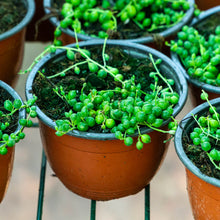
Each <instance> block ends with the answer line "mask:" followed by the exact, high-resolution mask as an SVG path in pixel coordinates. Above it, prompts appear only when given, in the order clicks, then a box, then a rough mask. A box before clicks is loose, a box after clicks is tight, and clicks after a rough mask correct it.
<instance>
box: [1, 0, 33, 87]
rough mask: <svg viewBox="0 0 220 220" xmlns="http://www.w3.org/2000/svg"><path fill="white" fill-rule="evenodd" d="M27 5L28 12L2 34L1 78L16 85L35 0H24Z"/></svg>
mask: <svg viewBox="0 0 220 220" xmlns="http://www.w3.org/2000/svg"><path fill="white" fill-rule="evenodd" d="M23 1H24V2H25V3H26V5H27V14H26V15H25V17H24V18H23V20H22V21H21V22H20V23H19V24H17V25H16V26H15V27H13V28H12V29H10V30H8V31H6V32H5V33H3V34H1V35H0V67H1V68H0V80H2V81H4V82H6V83H8V84H9V85H13V86H14V85H15V82H16V78H17V76H18V75H17V73H18V72H19V70H20V68H21V65H22V61H23V54H24V42H25V31H26V26H27V24H28V23H29V22H30V20H31V18H32V16H33V14H34V9H35V5H34V1H33V0H23Z"/></svg>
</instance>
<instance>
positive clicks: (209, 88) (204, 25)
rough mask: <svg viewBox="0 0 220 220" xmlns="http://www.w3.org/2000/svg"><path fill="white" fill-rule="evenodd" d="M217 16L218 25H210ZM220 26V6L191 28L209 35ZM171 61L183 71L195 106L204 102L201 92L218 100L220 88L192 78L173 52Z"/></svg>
mask: <svg viewBox="0 0 220 220" xmlns="http://www.w3.org/2000/svg"><path fill="white" fill-rule="evenodd" d="M214 16H216V19H215V21H216V23H215V24H212V23H209V22H208V21H209V19H211V18H212V17H214ZM218 25H220V6H218V7H214V8H211V9H209V10H207V11H204V12H202V13H201V14H200V15H199V17H198V18H195V19H193V21H192V23H191V24H190V26H193V27H196V29H197V30H199V32H200V31H201V30H202V31H207V33H208V35H209V34H211V33H213V32H214V30H215V27H216V26H218ZM171 59H172V60H173V61H174V62H175V63H176V64H177V65H178V66H179V67H180V68H181V69H182V71H183V73H184V76H185V78H186V79H187V81H188V83H189V88H190V93H191V95H192V102H193V104H194V106H197V105H199V104H201V103H202V102H203V101H202V100H201V99H200V94H201V90H202V89H203V90H205V91H206V92H207V93H208V95H209V99H214V98H218V97H219V96H220V87H217V86H213V85H210V84H206V83H204V82H200V81H199V80H197V79H194V78H191V77H190V76H189V75H188V73H187V72H186V70H185V68H184V66H183V64H182V62H181V61H180V59H179V56H178V55H177V53H175V52H172V51H171Z"/></svg>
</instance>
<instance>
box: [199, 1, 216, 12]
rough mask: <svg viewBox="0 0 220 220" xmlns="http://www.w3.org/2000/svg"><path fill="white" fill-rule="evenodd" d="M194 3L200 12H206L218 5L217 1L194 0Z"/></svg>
mask: <svg viewBox="0 0 220 220" xmlns="http://www.w3.org/2000/svg"><path fill="white" fill-rule="evenodd" d="M195 3H196V5H197V6H198V8H199V9H200V10H207V9H210V8H213V7H215V6H218V5H220V2H219V1H218V0H208V1H207V0H195Z"/></svg>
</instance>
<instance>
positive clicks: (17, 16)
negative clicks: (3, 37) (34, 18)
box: [0, 0, 27, 34]
mask: <svg viewBox="0 0 220 220" xmlns="http://www.w3.org/2000/svg"><path fill="white" fill-rule="evenodd" d="M26 13H27V8H26V6H25V4H24V1H21V0H7V1H6V0H0V34H2V33H4V32H6V31H8V30H10V29H12V28H13V27H15V26H16V25H17V24H18V23H19V22H20V21H21V20H22V19H23V18H24V17H25V15H26Z"/></svg>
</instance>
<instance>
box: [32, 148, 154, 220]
mask: <svg viewBox="0 0 220 220" xmlns="http://www.w3.org/2000/svg"><path fill="white" fill-rule="evenodd" d="M46 166H47V159H46V156H45V153H44V150H43V151H42V159H41V171H40V185H39V194H38V207H37V219H36V220H42V213H43V203H44V189H45V177H46ZM144 203H145V220H150V184H149V185H147V186H146V188H145V201H144ZM95 219H96V201H95V200H91V208H90V220H95Z"/></svg>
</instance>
